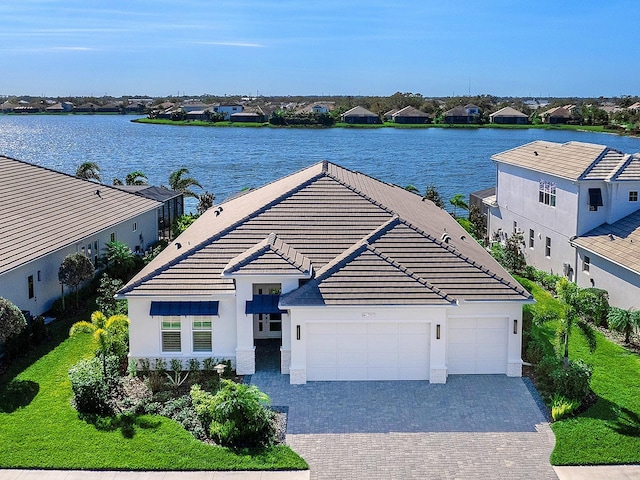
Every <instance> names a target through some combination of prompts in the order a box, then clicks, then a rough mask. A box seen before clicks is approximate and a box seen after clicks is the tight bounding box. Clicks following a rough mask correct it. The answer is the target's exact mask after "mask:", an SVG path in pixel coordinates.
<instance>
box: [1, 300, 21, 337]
mask: <svg viewBox="0 0 640 480" xmlns="http://www.w3.org/2000/svg"><path fill="white" fill-rule="evenodd" d="M26 327H27V321H26V320H25V318H24V315H23V314H22V312H21V311H20V309H19V308H18V307H16V306H15V305H14V304H13V303H11V302H10V301H9V300H7V299H6V298H2V297H0V343H5V342H6V341H7V340H8V339H9V338H11V337H13V336H14V335H17V334H19V333H20V332H22V330H24V329H25V328H26Z"/></svg>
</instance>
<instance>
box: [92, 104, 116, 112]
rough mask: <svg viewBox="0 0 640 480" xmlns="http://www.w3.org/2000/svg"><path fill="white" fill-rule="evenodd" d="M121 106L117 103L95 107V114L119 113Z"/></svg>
mask: <svg viewBox="0 0 640 480" xmlns="http://www.w3.org/2000/svg"><path fill="white" fill-rule="evenodd" d="M121 111H122V106H121V105H119V104H117V103H105V104H104V105H99V106H97V107H96V113H120V112H121Z"/></svg>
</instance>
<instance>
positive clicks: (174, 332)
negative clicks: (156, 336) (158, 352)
mask: <svg viewBox="0 0 640 480" xmlns="http://www.w3.org/2000/svg"><path fill="white" fill-rule="evenodd" d="M180 326H181V324H180V317H162V327H161V329H162V351H163V352H180V351H181V350H182V346H181V343H182V342H181V338H180Z"/></svg>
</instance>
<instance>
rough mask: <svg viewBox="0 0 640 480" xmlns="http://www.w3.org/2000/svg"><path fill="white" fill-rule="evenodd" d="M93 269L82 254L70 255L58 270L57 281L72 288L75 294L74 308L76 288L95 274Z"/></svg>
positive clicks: (89, 261) (91, 264)
mask: <svg viewBox="0 0 640 480" xmlns="http://www.w3.org/2000/svg"><path fill="white" fill-rule="evenodd" d="M95 271H96V270H95V268H94V266H93V263H92V262H91V260H89V258H88V257H87V256H86V255H84V254H82V253H79V252H77V253H70V254H69V255H67V256H66V257H64V260H62V263H61V264H60V268H59V269H58V280H60V283H62V284H63V285H67V286H69V287H73V289H74V290H75V292H76V308H77V307H78V286H79V285H80V284H81V283H82V282H85V281H87V280H89V279H91V278H93V275H94V274H95ZM63 293H64V292H63ZM62 298H63V301H64V295H63V297H62Z"/></svg>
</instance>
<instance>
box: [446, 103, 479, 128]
mask: <svg viewBox="0 0 640 480" xmlns="http://www.w3.org/2000/svg"><path fill="white" fill-rule="evenodd" d="M479 119H480V108H479V107H477V106H476V105H473V104H469V105H465V106H464V107H462V106H458V107H454V108H452V109H451V110H447V111H446V112H445V113H444V121H445V123H452V124H456V123H461V124H464V123H478V120H479Z"/></svg>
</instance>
